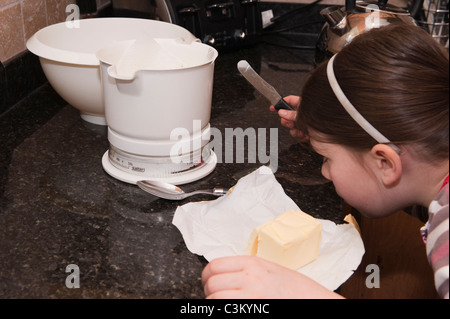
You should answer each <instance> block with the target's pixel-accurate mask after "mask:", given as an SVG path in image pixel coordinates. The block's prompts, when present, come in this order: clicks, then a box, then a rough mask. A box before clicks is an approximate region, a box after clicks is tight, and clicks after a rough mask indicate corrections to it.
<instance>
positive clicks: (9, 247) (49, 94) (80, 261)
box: [0, 45, 342, 298]
mask: <svg viewBox="0 0 450 319" xmlns="http://www.w3.org/2000/svg"><path fill="white" fill-rule="evenodd" d="M240 59H247V60H248V61H249V62H250V63H251V64H252V65H253V66H254V67H255V69H257V70H258V71H259V72H260V73H261V75H262V76H263V77H265V78H266V79H267V80H268V81H269V82H271V83H272V84H273V85H274V86H275V87H276V88H277V89H278V90H279V91H280V93H281V94H282V95H287V94H298V93H299V88H300V86H301V84H302V82H303V81H304V79H305V76H306V74H307V72H308V71H309V70H310V69H311V68H312V64H311V61H312V59H313V52H312V51H299V50H289V49H281V48H279V47H274V46H268V45H258V46H256V47H252V48H246V49H242V50H238V51H235V52H228V53H223V54H221V55H220V57H219V58H218V60H217V63H216V68H215V82H214V95H213V105H212V116H211V126H212V127H216V128H218V129H220V130H221V131H222V132H223V131H224V129H225V128H237V127H240V128H243V129H246V128H247V127H253V128H267V129H268V128H278V129H279V130H278V139H279V144H278V148H279V168H278V171H277V172H276V174H275V176H276V177H277V179H278V181H279V182H280V183H281V185H282V186H283V187H284V189H285V191H286V193H287V194H288V195H289V196H290V197H291V198H292V199H293V200H294V201H295V202H296V203H297V204H298V205H299V207H300V208H302V209H303V210H305V211H307V212H309V213H311V214H312V215H314V216H316V217H321V218H327V219H331V220H333V221H335V222H340V221H341V220H342V213H341V200H340V199H339V198H338V196H337V195H336V194H335V192H334V189H333V187H332V184H331V183H328V182H326V181H325V180H324V179H323V178H322V177H321V176H320V165H321V158H320V157H318V156H317V155H314V154H311V153H310V152H309V151H307V150H305V149H303V148H301V147H300V146H299V145H298V144H297V143H296V142H295V141H294V140H293V139H292V138H291V137H290V136H289V133H288V131H287V130H285V129H283V128H282V127H281V126H280V124H279V120H278V118H277V116H276V115H275V114H272V113H270V112H269V111H268V102H267V101H266V100H265V99H264V98H263V97H262V96H260V95H259V93H257V92H255V91H254V90H253V88H252V87H250V85H249V84H248V83H247V82H245V80H244V79H243V78H242V77H241V76H240V75H239V74H238V72H237V70H236V64H237V62H238V61H239V60H240ZM0 149H1V150H2V151H1V154H0V160H1V161H0V298H202V297H203V289H202V285H201V281H200V275H201V271H202V269H203V267H204V266H205V264H206V261H205V260H204V259H203V257H201V256H197V255H193V254H191V253H190V252H189V251H188V250H187V249H186V246H185V244H184V242H183V238H182V236H181V235H180V233H179V231H178V230H177V229H176V228H175V227H174V226H173V225H172V223H171V221H172V217H173V213H174V211H175V209H176V207H177V205H182V204H184V203H187V202H189V201H192V200H202V199H210V198H208V197H204V198H203V197H201V196H199V197H195V198H191V199H185V200H183V201H180V202H170V201H166V200H162V199H158V198H156V197H154V196H152V195H149V194H147V193H144V192H143V191H141V190H140V189H139V188H138V187H137V186H134V185H129V184H126V183H123V182H120V181H117V180H115V179H114V178H112V177H110V176H109V175H107V174H106V173H105V172H104V170H103V168H102V164H101V158H102V156H103V154H104V153H105V151H106V150H107V149H108V141H107V134H106V128H105V127H100V126H96V125H92V124H89V123H86V122H84V121H83V120H81V118H80V117H79V114H78V111H77V110H75V109H74V108H72V107H71V106H68V105H66V104H65V102H64V101H62V100H61V99H60V98H59V97H58V96H57V94H56V93H55V92H54V91H53V90H52V89H51V88H50V87H49V86H48V85H44V86H43V87H41V88H40V89H39V90H37V91H35V92H34V94H33V95H31V96H30V97H28V98H26V99H24V100H22V101H21V103H19V104H18V105H16V107H14V108H13V109H12V110H10V111H9V112H7V113H6V114H4V115H3V116H2V117H0ZM260 165H261V163H253V164H252V163H228V164H225V163H221V164H218V165H217V167H216V169H215V170H214V171H213V173H211V174H210V175H209V176H207V177H205V178H204V179H202V180H200V181H197V182H194V183H191V184H188V185H185V186H184V187H183V188H184V189H185V190H190V189H194V188H198V187H213V186H225V187H230V186H232V185H234V184H235V183H236V181H237V180H238V179H239V178H240V177H242V176H244V175H245V174H247V173H250V172H251V171H252V170H253V169H256V168H257V167H259V166H260ZM69 264H76V265H78V267H79V269H80V288H78V289H76V288H73V289H69V288H67V287H66V285H65V280H66V277H67V276H68V273H66V266H67V265H69Z"/></svg>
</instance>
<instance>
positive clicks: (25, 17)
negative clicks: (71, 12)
mask: <svg viewBox="0 0 450 319" xmlns="http://www.w3.org/2000/svg"><path fill="white" fill-rule="evenodd" d="M108 2H109V0H97V7H98V8H100V7H101V6H102V5H104V4H105V3H108ZM71 3H76V0H0V62H3V63H5V62H6V61H8V60H10V59H12V58H13V57H15V56H16V55H18V54H20V53H22V52H23V51H25V50H26V47H25V43H26V41H27V40H28V38H30V37H31V36H32V35H33V34H34V33H35V32H36V31H38V30H39V29H42V28H43V27H45V26H47V25H51V24H54V23H58V22H62V21H65V20H66V17H67V13H66V6H67V5H68V4H71Z"/></svg>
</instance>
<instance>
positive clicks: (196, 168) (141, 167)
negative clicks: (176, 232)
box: [102, 125, 217, 185]
mask: <svg viewBox="0 0 450 319" xmlns="http://www.w3.org/2000/svg"><path fill="white" fill-rule="evenodd" d="M205 131H206V132H205ZM108 133H109V134H108V139H109V141H110V147H109V149H108V150H107V151H106V152H105V154H104V155H103V157H102V165H103V169H104V170H105V171H106V172H107V173H108V174H109V175H111V176H112V177H114V178H116V179H118V180H120V181H122V182H126V183H130V184H136V183H137V182H138V181H140V180H152V181H161V182H166V183H170V184H174V185H181V184H187V183H191V182H194V181H197V180H199V179H201V178H203V177H205V176H207V175H208V174H210V173H211V172H212V171H213V170H214V169H215V167H216V165H217V156H216V154H215V153H214V152H213V151H212V150H211V149H210V147H209V144H208V142H209V140H206V141H205V140H204V141H203V144H204V145H202V146H201V147H199V148H197V149H195V150H194V151H192V152H189V153H185V154H179V155H176V156H173V155H172V156H168V155H167V154H168V152H166V154H158V148H160V147H161V145H150V148H151V149H152V150H153V151H156V152H154V153H156V154H158V155H140V154H137V153H134V152H130V151H125V150H123V149H121V148H120V147H117V146H116V145H115V144H114V142H117V144H119V145H120V144H123V139H120V140H117V139H115V137H117V136H116V135H117V134H115V133H114V132H112V131H111V129H108ZM205 134H207V135H209V125H208V129H207V130H204V132H203V134H202V135H205ZM196 139H198V137H195V136H194V137H191V138H190V139H189V142H188V143H190V144H192V143H193V141H194V140H196ZM121 142H122V143H121ZM127 143H128V145H126V146H124V147H123V148H125V149H127V150H130V149H131V150H133V144H134V143H137V142H133V141H132V140H128V141H127ZM148 143H150V144H152V141H146V144H148ZM153 144H154V143H153ZM139 146H142V145H139ZM165 146H166V147H167V145H165Z"/></svg>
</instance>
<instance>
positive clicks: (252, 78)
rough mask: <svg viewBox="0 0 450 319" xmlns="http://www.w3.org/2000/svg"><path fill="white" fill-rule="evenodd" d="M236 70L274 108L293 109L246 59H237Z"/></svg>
mask: <svg viewBox="0 0 450 319" xmlns="http://www.w3.org/2000/svg"><path fill="white" fill-rule="evenodd" d="M237 67H238V70H239V72H241V74H242V75H243V76H244V77H245V78H246V79H247V81H248V82H250V84H251V85H253V86H254V87H255V89H257V90H258V91H259V92H260V93H261V94H262V95H264V96H265V97H266V98H267V99H268V100H269V101H270V103H272V105H273V106H275V109H277V110H280V109H284V110H292V111H293V110H294V109H293V108H292V107H291V106H290V105H289V104H288V103H287V102H286V101H285V100H283V98H282V97H281V95H280V94H279V93H278V92H277V91H276V90H275V89H274V88H273V86H271V85H270V84H269V83H267V82H266V81H265V80H264V79H263V78H262V77H260V76H259V75H258V73H256V72H255V70H253V68H252V67H251V66H250V64H248V62H247V61H245V60H241V61H239V63H238V65H237Z"/></svg>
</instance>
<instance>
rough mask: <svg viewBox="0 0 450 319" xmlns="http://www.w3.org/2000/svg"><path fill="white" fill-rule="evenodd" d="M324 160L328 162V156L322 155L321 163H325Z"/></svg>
mask: <svg viewBox="0 0 450 319" xmlns="http://www.w3.org/2000/svg"><path fill="white" fill-rule="evenodd" d="M326 162H328V158H327V157H325V156H323V157H322V163H323V164H325V163H326Z"/></svg>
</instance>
